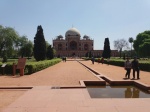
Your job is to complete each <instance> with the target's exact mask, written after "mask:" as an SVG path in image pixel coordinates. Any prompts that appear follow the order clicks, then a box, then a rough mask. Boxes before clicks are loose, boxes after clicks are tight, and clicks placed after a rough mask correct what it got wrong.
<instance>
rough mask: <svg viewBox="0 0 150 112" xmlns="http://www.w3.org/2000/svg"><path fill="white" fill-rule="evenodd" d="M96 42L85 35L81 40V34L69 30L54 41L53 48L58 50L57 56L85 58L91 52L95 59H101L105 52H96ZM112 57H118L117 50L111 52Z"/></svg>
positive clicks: (75, 30)
mask: <svg viewBox="0 0 150 112" xmlns="http://www.w3.org/2000/svg"><path fill="white" fill-rule="evenodd" d="M93 46H94V40H92V39H90V37H89V36H87V35H84V36H83V38H81V35H80V32H79V31H78V30H77V29H76V28H71V29H69V30H68V31H67V32H66V34H65V39H64V38H63V36H61V35H59V36H57V38H56V39H54V40H53V47H54V49H55V50H56V56H60V57H62V56H67V57H72V56H78V57H85V56H86V54H87V52H91V53H92V55H93V56H94V57H99V56H100V57H101V56H102V52H103V50H94V48H93ZM111 56H113V57H115V56H118V51H117V50H111Z"/></svg>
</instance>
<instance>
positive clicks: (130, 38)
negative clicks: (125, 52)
mask: <svg viewBox="0 0 150 112" xmlns="http://www.w3.org/2000/svg"><path fill="white" fill-rule="evenodd" d="M133 41H134V40H133V38H132V37H129V43H131V57H132V43H133Z"/></svg>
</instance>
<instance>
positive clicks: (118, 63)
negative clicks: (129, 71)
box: [95, 59, 150, 72]
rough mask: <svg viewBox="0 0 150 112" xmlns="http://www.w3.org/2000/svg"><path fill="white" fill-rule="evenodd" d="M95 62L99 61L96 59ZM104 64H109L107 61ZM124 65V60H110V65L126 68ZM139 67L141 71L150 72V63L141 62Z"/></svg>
mask: <svg viewBox="0 0 150 112" xmlns="http://www.w3.org/2000/svg"><path fill="white" fill-rule="evenodd" d="M95 61H96V62H97V61H98V60H97V59H96V60H95ZM104 63H105V64H107V60H106V59H105V60H104ZM124 63H125V61H124V60H115V59H114V60H112V59H110V61H109V64H110V65H115V66H120V67H124ZM139 67H140V70H143V71H148V72H150V63H149V62H140V63H139Z"/></svg>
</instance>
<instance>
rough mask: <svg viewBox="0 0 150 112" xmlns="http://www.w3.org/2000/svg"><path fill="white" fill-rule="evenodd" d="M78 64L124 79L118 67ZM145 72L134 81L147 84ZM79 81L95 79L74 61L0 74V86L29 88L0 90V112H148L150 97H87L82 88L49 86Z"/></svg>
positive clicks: (67, 84)
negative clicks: (22, 72) (27, 72)
mask: <svg viewBox="0 0 150 112" xmlns="http://www.w3.org/2000/svg"><path fill="white" fill-rule="evenodd" d="M82 63H84V64H86V65H87V66H90V67H91V68H93V69H94V70H96V71H99V72H100V73H102V74H103V75H106V76H108V77H110V78H112V79H115V80H120V79H122V80H123V78H124V73H125V70H124V69H123V68H122V67H116V66H111V65H109V66H108V65H105V64H104V65H101V64H97V63H95V64H94V65H92V64H91V61H82ZM148 74H149V72H141V77H140V78H141V79H140V80H138V81H141V82H143V83H146V84H149V85H150V78H147V77H148ZM80 80H96V81H97V80H99V79H98V78H97V77H95V76H94V75H93V74H92V73H91V72H89V71H88V70H87V69H85V68H84V67H83V66H82V65H80V64H79V63H78V62H76V61H67V62H66V63H65V62H61V63H59V64H57V65H54V66H52V67H49V68H47V69H45V70H42V71H40V72H37V73H34V74H32V75H28V76H23V77H12V76H0V86H1V87H2V86H19V87H21V86H32V87H33V88H32V89H29V90H23V91H20V90H7V92H6V90H0V93H1V94H0V95H1V97H0V112H150V106H149V105H150V98H128V99H127V98H126V99H125V98H91V97H90V95H89V94H88V92H87V89H86V88H81V89H51V87H52V86H76V85H78V86H79V85H80V84H79V81H80ZM3 92H4V93H3ZM15 92H16V93H17V94H16V95H15ZM4 94H5V95H4ZM8 94H9V95H8ZM10 94H11V95H12V96H11V95H10ZM7 95H8V96H7ZM7 97H8V98H10V99H11V100H10V101H8V99H7ZM5 99H6V100H5ZM7 101H8V102H7ZM5 104H7V105H5Z"/></svg>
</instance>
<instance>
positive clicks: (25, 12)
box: [0, 0, 150, 50]
mask: <svg viewBox="0 0 150 112" xmlns="http://www.w3.org/2000/svg"><path fill="white" fill-rule="evenodd" d="M149 12H150V0H0V24H1V25H3V26H9V27H13V28H15V30H16V31H17V32H18V33H19V35H21V36H23V35H26V36H27V37H28V38H29V40H31V41H33V40H34V36H35V34H36V30H37V26H38V25H42V27H43V30H44V37H45V40H46V41H48V42H49V43H50V44H52V38H55V37H56V36H58V35H60V34H61V35H62V36H65V33H66V31H67V30H68V29H70V28H71V27H72V25H73V26H74V27H75V28H77V29H78V30H79V31H80V33H81V38H82V37H83V36H84V35H88V36H90V37H91V38H92V39H94V49H96V50H97V49H103V46H104V40H105V38H106V37H109V41H110V46H111V49H114V44H113V41H114V40H117V39H122V38H124V39H125V40H128V38H129V37H133V38H134V39H135V38H136V35H137V34H138V33H140V32H143V31H145V30H150V14H149Z"/></svg>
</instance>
